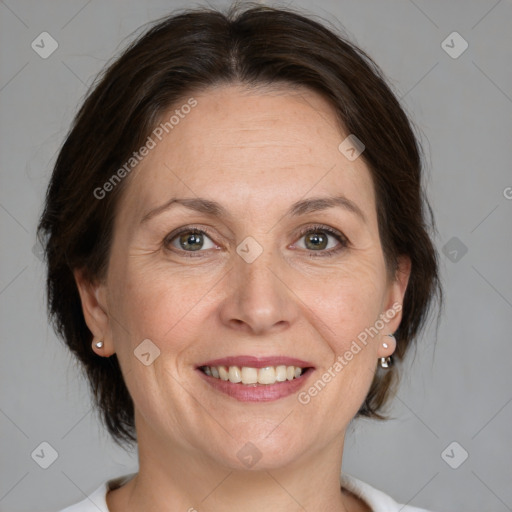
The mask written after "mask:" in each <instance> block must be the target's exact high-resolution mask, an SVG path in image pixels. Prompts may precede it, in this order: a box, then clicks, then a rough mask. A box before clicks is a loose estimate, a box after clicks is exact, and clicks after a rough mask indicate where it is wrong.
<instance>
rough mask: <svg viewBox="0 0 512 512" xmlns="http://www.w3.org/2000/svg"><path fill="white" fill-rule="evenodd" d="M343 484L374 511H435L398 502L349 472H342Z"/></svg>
mask: <svg viewBox="0 0 512 512" xmlns="http://www.w3.org/2000/svg"><path fill="white" fill-rule="evenodd" d="M341 484H342V485H343V487H345V488H346V489H348V490H349V491H351V492H352V493H354V494H355V495H357V496H358V497H359V498H361V499H362V500H363V501H365V502H366V503H367V505H368V506H369V507H370V508H371V510H372V511H373V512H433V511H429V510H426V509H424V508H417V507H413V506H410V505H402V504H400V503H397V502H396V501H395V500H394V499H393V498H392V497H391V496H389V495H387V494H385V493H384V492H382V491H380V490H378V489H375V488H374V487H372V486H371V485H370V484H367V483H366V482H363V481H362V480H359V479H357V478H355V477H353V476H351V475H348V474H347V473H342V475H341Z"/></svg>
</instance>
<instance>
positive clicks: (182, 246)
mask: <svg viewBox="0 0 512 512" xmlns="http://www.w3.org/2000/svg"><path fill="white" fill-rule="evenodd" d="M206 233H207V232H206V231H205V230H203V229H197V228H190V227H186V228H183V229H182V230H180V231H178V232H177V233H172V234H170V235H169V236H168V237H167V238H166V239H165V241H164V244H165V245H166V246H171V247H174V248H175V249H177V250H178V251H181V252H187V253H193V252H201V250H202V249H215V248H217V246H216V245H215V244H214V243H213V241H212V240H211V238H210V237H209V236H207V234H206ZM187 256H189V255H187ZM190 256H192V254H190Z"/></svg>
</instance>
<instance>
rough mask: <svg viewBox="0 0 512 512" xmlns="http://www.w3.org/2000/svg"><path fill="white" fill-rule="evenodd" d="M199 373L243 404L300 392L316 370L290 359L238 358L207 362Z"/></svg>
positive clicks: (214, 387)
mask: <svg viewBox="0 0 512 512" xmlns="http://www.w3.org/2000/svg"><path fill="white" fill-rule="evenodd" d="M196 370H197V371H198V373H199V375H200V376H201V377H202V378H203V379H204V380H205V381H206V382H207V383H208V384H209V386H210V387H211V388H213V389H214V390H215V391H220V392H221V393H223V394H225V395H229V396H230V397H231V398H234V399H236V400H239V401H242V402H266V401H271V400H277V399H279V398H284V397H286V396H288V395H291V394H292V393H296V392H297V391H299V390H300V388H302V387H303V386H305V384H306V381H307V380H309V376H310V374H311V373H313V370H314V367H313V365H312V364H311V363H309V362H307V361H303V360H301V359H295V358H291V357H282V356H275V357H264V358H257V357H253V356H237V357H226V358H223V359H216V360H213V361H206V362H205V363H203V364H201V365H200V366H197V367H196Z"/></svg>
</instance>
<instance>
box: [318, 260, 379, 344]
mask: <svg viewBox="0 0 512 512" xmlns="http://www.w3.org/2000/svg"><path fill="white" fill-rule="evenodd" d="M385 279H386V276H385V269H384V267H383V265H382V264H380V263H379V262H378V260H377V261H376V260H372V259H369V258H368V259H365V260H363V259H362V258H361V259H359V260H357V261H356V260H352V261H350V262H347V264H345V265H343V266H340V269H339V270H337V272H336V273H335V274H333V275H332V276H331V278H330V279H328V280H326V281H324V282H323V283H322V288H321V290H317V292H316V294H315V295H316V298H315V301H314V307H315V309H316V311H317V313H318V314H319V315H320V317H321V318H322V319H323V320H324V321H325V323H326V324H327V325H331V326H333V328H334V331H335V332H336V333H337V334H339V335H340V339H341V340H346V339H347V337H353V336H357V334H358V333H359V332H360V331H361V330H364V329H365V328H366V327H369V326H370V325H373V324H374V322H375V321H376V319H377V318H378V315H379V314H380V313H382V311H381V307H382V302H383V296H384V292H385V285H386V283H385ZM320 292H321V293H320ZM351 339H352V338H351Z"/></svg>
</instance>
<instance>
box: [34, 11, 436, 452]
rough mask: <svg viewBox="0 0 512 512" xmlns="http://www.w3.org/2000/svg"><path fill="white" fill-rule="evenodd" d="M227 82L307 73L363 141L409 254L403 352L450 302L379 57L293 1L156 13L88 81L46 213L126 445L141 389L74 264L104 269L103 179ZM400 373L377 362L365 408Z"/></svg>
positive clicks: (380, 210) (303, 78)
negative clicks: (99, 332) (100, 348)
mask: <svg viewBox="0 0 512 512" xmlns="http://www.w3.org/2000/svg"><path fill="white" fill-rule="evenodd" d="M223 83H225V84H235V83H239V84H244V85H247V86H249V87H255V86H258V85H268V84H274V83H284V84H288V85H291V86H297V85H300V86H305V87H307V88H309V89H311V90H313V91H315V92H317V93H319V94H321V95H322V96H323V97H324V98H326V99H327V100H328V101H329V103H330V104H331V105H332V107H333V109H334V111H335V112H336V115H337V117H338V118H339V121H340V123H341V124H340V126H343V127H344V129H345V130H346V132H347V133H351V134H352V133H353V134H356V136H357V137H358V138H359V139H360V140H362V141H363V142H364V144H365V151H364V153H363V155H362V158H363V159H364V161H365V163H366V164H367V166H368V167H369V170H370V171H371V174H372V179H373V183H374V186H375V190H376V201H377V217H378V225H379V236H380V239H381V244H382V247H383V252H384V256H385V260H386V265H387V269H388V271H389V273H390V275H392V276H394V275H395V272H396V269H397V257H398V255H401V254H405V255H408V256H409V258H410V259H411V262H412V268H411V275H410V278H409V283H408V287H407V290H406V293H405V297H404V303H403V310H402V320H401V323H400V326H399V328H398V330H397V331H396V333H395V336H396V339H397V348H396V351H395V353H394V358H395V360H398V361H401V360H402V359H403V358H404V355H405V354H406V351H407V350H408V348H409V347H410V345H411V343H412V342H413V340H414V339H415V338H416V337H417V336H418V333H419V331H420V329H421V328H422V327H423V326H424V324H425V320H426V318H427V316H428V314H429V312H430V309H431V304H432V302H433V299H434V297H435V295H436V294H437V295H438V298H439V305H440V306H441V304H442V299H443V292H442V287H441V284H440V280H439V276H438V255H437V252H436V250H435V247H434V245H433V243H432V240H431V238H430V235H429V233H428V231H427V230H428V229H429V227H430V228H432V229H435V228H434V219H433V215H432V210H431V208H430V205H429V203H428V201H427V198H426V197H425V195H424V192H423V188H422V185H421V173H422V158H421V146H420V144H419V142H418V140H417V138H416V136H415V134H414V132H413V129H412V125H411V123H410V121H409V119H408V117H407V115H406V114H405V112H404V110H403V109H402V108H401V106H400V104H399V101H398V100H397V98H396V97H395V95H394V93H393V92H392V91H391V89H390V87H389V86H388V85H387V84H386V80H385V78H384V76H383V74H382V72H381V71H380V69H379V68H378V67H377V65H376V64H375V63H374V62H373V60H372V59H371V58H370V57H369V56H368V55H367V54H366V53H365V52H363V51H362V50H361V49H359V48H357V47H356V46H355V45H354V44H352V43H350V42H349V41H348V40H347V39H346V38H344V37H342V36H340V35H337V34H336V33H335V31H334V30H331V29H328V28H326V26H325V25H323V24H321V23H319V22H317V21H314V20H313V16H305V15H304V14H301V13H299V12H296V11H294V10H290V9H286V10H284V9H277V8H271V7H267V6H254V5H253V6H248V7H245V8H240V6H239V5H236V4H235V5H234V6H232V7H231V8H229V9H228V10H227V12H226V13H222V12H220V11H217V10H213V9H209V8H208V9H207V8H200V9H189V10H184V11H180V12H179V13H175V14H173V15H170V16H167V17H165V18H163V19H159V20H157V21H156V22H154V24H153V25H152V26H151V27H150V28H149V29H147V30H146V32H145V33H144V34H142V35H141V36H140V37H138V38H137V39H136V40H135V41H134V42H133V43H131V44H130V46H129V47H128V48H127V49H126V50H125V51H124V52H123V53H122V55H121V56H120V57H119V58H117V59H116V60H115V61H114V62H113V63H112V64H111V65H109V66H108V67H107V68H106V69H105V71H104V72H103V73H102V74H101V75H100V76H99V78H98V79H97V82H96V83H95V84H93V86H92V87H91V89H90V91H89V92H88V94H87V97H86V99H85V101H84V103H83V105H82V106H81V108H80V110H79V111H78V113H77V115H76V117H75V119H74V122H73V125H72V127H71V130H70V132H69V133H68V135H67V138H66V140H65V142H64V144H63V146H62V148H61V150H60V152H59V155H58V158H57V160H56V163H55V166H54V170H53V174H52V177H51V181H50V183H49V186H48V190H47V195H46V201H45V207H44V211H43V213H42V216H41V219H40V222H39V226H38V237H39V239H40V240H41V241H43V240H44V242H43V244H44V250H45V255H46V260H47V264H48V274H47V297H48V312H49V316H50V318H51V319H52V321H53V325H54V327H55V330H56V332H57V333H58V334H59V335H60V336H61V337H62V338H63V339H64V341H65V343H66V345H67V346H68V347H69V349H70V350H71V351H72V352H73V353H74V354H75V356H76V357H77V358H78V360H79V361H80V362H81V364H82V365H83V368H84V370H85V372H86V375H87V378H88V381H89V383H90V387H91V391H92V393H93V396H94V401H95V404H96V406H97V408H98V409H99V411H100V413H101V419H102V421H103V422H104V424H105V426H106V427H107V429H108V431H109V432H110V434H111V435H112V437H113V439H114V440H115V441H116V442H117V443H118V444H121V445H123V444H124V443H128V444H131V443H134V442H136V432H135V425H134V405H133V401H132V399H131V397H130V394H129V392H128V389H127V387H126V385H125V383H124V380H123V377H122V374H121V369H120V366H119V363H118V359H117V356H116V354H114V355H112V356H111V357H109V358H104V357H98V356H97V355H96V354H95V353H94V352H93V351H92V350H91V341H92V334H91V332H90V331H89V329H88V327H87V325H86V323H85V320H84V315H83V312H82V306H81V301H80V296H79V294H78V289H77V285H76V282H75V280H74V275H73V271H74V270H75V269H82V270H83V271H84V272H85V275H86V277H87V278H88V279H90V280H91V281H94V280H101V279H103V278H104V277H105V273H106V269H107V264H108V258H109V250H110V244H111V239H112V230H113V220H114V217H115V210H116V205H117V204H118V202H119V198H120V197H121V194H122V192H123V190H124V188H125V186H126V182H127V179H125V180H123V181H122V182H121V183H119V185H118V186H116V187H114V189H113V190H112V191H111V192H110V193H109V194H108V195H106V196H105V197H104V198H103V199H101V200H98V199H95V198H94V190H97V189H98V187H101V186H102V185H103V184H104V183H105V182H106V181H107V180H108V179H109V177H111V176H112V175H113V173H114V172H115V171H116V169H118V168H119V167H120V166H121V165H122V164H123V162H126V161H127V159H129V158H130V155H131V154H132V153H133V152H134V151H135V150H136V149H137V148H139V147H141V146H142V145H143V143H144V141H145V140H146V138H147V137H148V136H149V134H150V133H151V132H152V130H154V128H155V126H156V125H157V122H159V119H160V117H161V116H162V115H163V114H164V113H165V112H166V111H167V110H168V109H169V108H170V107H171V106H172V105H174V104H176V103H177V102H178V101H179V100H181V99H182V98H184V97H186V95H189V94H191V93H192V92H193V91H199V90H205V89H207V88H208V87H210V86H213V85H218V84H223ZM427 213H428V214H429V219H427V216H426V215H427ZM427 220H429V221H430V225H429V224H428V223H427ZM397 376H398V374H397V368H396V367H394V368H393V369H391V370H389V371H387V372H380V371H377V372H376V374H375V378H374V381H373V383H372V385H371V388H370V390H369V393H368V396H367V397H366V399H365V401H364V403H363V404H362V406H361V408H360V410H359V412H358V414H357V416H367V417H374V418H379V419H384V416H383V415H382V414H381V413H380V412H379V411H381V409H382V408H383V407H384V405H385V403H386V402H387V401H388V399H389V397H390V396H392V394H393V389H394V388H395V386H393V384H396V382H397ZM357 416H356V417H357Z"/></svg>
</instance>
